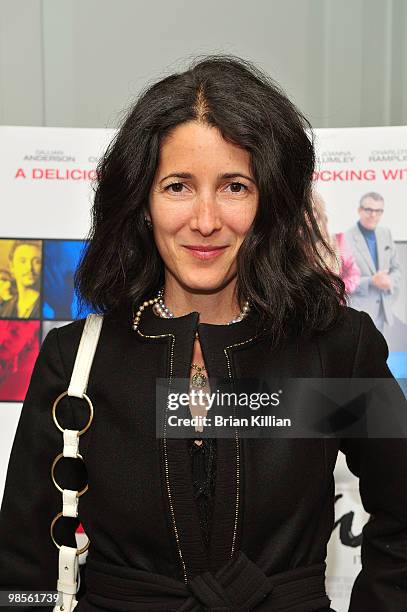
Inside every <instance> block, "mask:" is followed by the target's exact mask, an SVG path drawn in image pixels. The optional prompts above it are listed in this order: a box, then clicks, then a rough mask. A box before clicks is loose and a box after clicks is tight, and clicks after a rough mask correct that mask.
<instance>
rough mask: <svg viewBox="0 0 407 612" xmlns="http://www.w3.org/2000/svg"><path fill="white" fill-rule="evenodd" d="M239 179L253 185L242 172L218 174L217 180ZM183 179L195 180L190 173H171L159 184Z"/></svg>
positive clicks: (252, 180)
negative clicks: (169, 180) (243, 179)
mask: <svg viewBox="0 0 407 612" xmlns="http://www.w3.org/2000/svg"><path fill="white" fill-rule="evenodd" d="M239 176H240V177H241V178H245V179H247V180H248V181H251V182H252V183H255V180H254V179H252V178H251V177H250V176H247V174H243V173H242V172H226V173H225V174H218V177H217V178H218V179H232V178H237V177H239ZM171 177H173V178H184V179H193V178H195V177H194V175H193V174H191V173H190V172H172V173H171V174H167V176H164V178H162V179H161V180H160V181H159V183H162V182H163V181H165V180H166V179H167V178H171Z"/></svg>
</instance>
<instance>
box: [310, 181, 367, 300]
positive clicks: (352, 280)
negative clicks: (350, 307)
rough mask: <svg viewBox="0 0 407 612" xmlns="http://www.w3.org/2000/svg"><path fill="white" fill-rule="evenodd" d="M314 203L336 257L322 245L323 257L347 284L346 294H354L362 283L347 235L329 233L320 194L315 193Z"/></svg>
mask: <svg viewBox="0 0 407 612" xmlns="http://www.w3.org/2000/svg"><path fill="white" fill-rule="evenodd" d="M312 202H313V211H314V215H315V218H316V220H317V223H318V226H319V229H320V231H321V234H322V236H323V237H324V239H325V241H326V242H327V243H328V244H329V245H330V247H331V248H332V250H333V251H334V256H332V253H330V252H327V251H326V250H325V248H324V247H323V245H321V256H322V258H323V259H324V260H325V262H326V264H327V266H328V267H329V268H330V269H331V270H332V271H333V272H335V273H336V274H339V276H340V277H341V279H342V280H343V282H344V284H345V290H346V293H353V292H354V291H355V289H356V288H357V287H358V286H359V283H360V270H359V267H358V265H357V263H356V261H355V258H354V257H353V254H352V250H351V248H350V247H349V245H348V243H347V242H346V239H345V234H344V232H336V233H335V234H332V235H331V234H330V233H329V228H328V216H327V214H326V206H325V202H324V200H323V199H322V197H321V195H320V194H319V193H317V192H314V194H313V198H312Z"/></svg>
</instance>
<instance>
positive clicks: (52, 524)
mask: <svg viewBox="0 0 407 612" xmlns="http://www.w3.org/2000/svg"><path fill="white" fill-rule="evenodd" d="M61 516H63V514H62V512H58V514H57V515H56V516H54V518H53V519H52V523H51V527H50V529H49V531H50V534H51V538H52V541H53V542H54V544H55V546H56V547H57V548H61V544H58V542H57V541H56V540H55V538H54V525H55V523H56V522H57V520H58V519H59V518H61ZM89 545H90V540H89V538H88V541H87V542H86V544H85V546H82V548H78V550H77V551H76V554H77V555H78V556H79V555H81V554H82V553H84V552H85V551H86V550H88V548H89Z"/></svg>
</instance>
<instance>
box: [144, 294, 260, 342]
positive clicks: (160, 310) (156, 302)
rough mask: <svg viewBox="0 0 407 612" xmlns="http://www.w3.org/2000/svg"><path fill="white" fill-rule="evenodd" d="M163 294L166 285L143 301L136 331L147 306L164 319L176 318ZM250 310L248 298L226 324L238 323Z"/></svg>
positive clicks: (196, 334)
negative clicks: (150, 297) (165, 301)
mask: <svg viewBox="0 0 407 612" xmlns="http://www.w3.org/2000/svg"><path fill="white" fill-rule="evenodd" d="M163 295H164V287H161V289H160V290H159V291H158V294H157V296H156V297H155V298H152V299H151V300H145V301H144V302H143V303H142V305H141V306H140V307H139V308H138V310H137V312H136V314H135V316H134V319H133V329H134V330H135V331H136V330H137V328H138V325H139V323H140V318H141V315H142V313H143V310H144V309H145V308H146V307H147V306H153V308H154V310H155V312H156V313H157V314H158V315H159V316H160V317H162V318H164V319H172V318H174V313H173V312H171V310H170V309H169V308H168V306H166V305H165V303H164V299H163ZM249 310H250V303H249V300H246V301H245V303H244V305H243V308H242V310H241V311H240V313H239V314H238V315H237V317H236V318H235V319H232V320H231V321H228V322H227V323H225V325H232V324H233V323H238V322H239V321H241V320H242V319H243V318H244V317H245V316H246V315H247V313H248V312H249ZM195 337H196V338H198V332H196V333H195Z"/></svg>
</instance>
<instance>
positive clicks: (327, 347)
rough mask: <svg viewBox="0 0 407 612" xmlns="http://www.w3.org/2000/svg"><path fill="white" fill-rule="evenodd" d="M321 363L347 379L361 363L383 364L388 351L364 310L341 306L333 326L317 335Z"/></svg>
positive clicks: (383, 340) (381, 336)
mask: <svg viewBox="0 0 407 612" xmlns="http://www.w3.org/2000/svg"><path fill="white" fill-rule="evenodd" d="M318 344H319V349H320V354H321V357H322V361H323V363H325V366H326V369H327V370H330V371H335V372H336V371H338V372H343V375H344V376H345V375H346V376H348V375H351V373H355V372H356V371H357V370H358V369H359V364H360V362H361V361H363V362H366V363H368V362H369V360H370V362H371V363H372V364H373V363H374V362H375V361H380V362H381V363H382V364H383V363H385V362H386V359H387V357H388V347H387V343H386V340H385V339H384V337H383V335H382V334H381V332H380V331H379V330H378V329H377V328H376V326H375V324H374V322H373V320H372V318H371V317H370V315H369V314H368V313H367V312H364V311H363V310H356V309H355V308H352V307H350V306H341V309H340V313H339V316H338V318H337V320H336V321H335V323H334V324H333V325H332V326H331V327H330V328H329V329H326V330H325V331H323V332H321V333H320V334H318Z"/></svg>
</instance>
